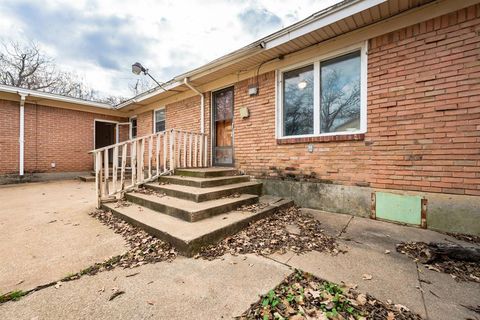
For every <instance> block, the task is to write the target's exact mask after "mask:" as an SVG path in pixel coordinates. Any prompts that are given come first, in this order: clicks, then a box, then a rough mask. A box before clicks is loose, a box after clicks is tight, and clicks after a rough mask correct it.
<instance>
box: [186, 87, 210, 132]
mask: <svg viewBox="0 0 480 320" xmlns="http://www.w3.org/2000/svg"><path fill="white" fill-rule="evenodd" d="M183 83H184V84H185V85H186V86H187V87H189V88H190V89H192V90H193V91H194V92H195V93H196V94H198V95H199V96H200V133H205V97H204V96H203V93H201V92H200V91H198V89H197V88H195V87H194V86H192V85H191V84H190V82H188V78H184V79H183Z"/></svg>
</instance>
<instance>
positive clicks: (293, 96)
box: [283, 65, 313, 136]
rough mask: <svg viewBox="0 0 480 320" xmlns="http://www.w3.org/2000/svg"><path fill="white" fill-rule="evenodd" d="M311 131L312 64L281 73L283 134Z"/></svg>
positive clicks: (291, 134) (308, 132)
mask: <svg viewBox="0 0 480 320" xmlns="http://www.w3.org/2000/svg"><path fill="white" fill-rule="evenodd" d="M312 133H313V65H310V66H306V67H303V68H300V69H296V70H292V71H288V72H285V73H284V74H283V135H284V136H293V135H302V134H312Z"/></svg>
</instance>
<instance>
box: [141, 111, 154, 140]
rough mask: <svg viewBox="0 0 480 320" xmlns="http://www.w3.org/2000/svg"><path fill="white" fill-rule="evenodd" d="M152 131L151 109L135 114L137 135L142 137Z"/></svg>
mask: <svg viewBox="0 0 480 320" xmlns="http://www.w3.org/2000/svg"><path fill="white" fill-rule="evenodd" d="M152 133H153V111H147V112H143V113H140V114H138V115H137V137H143V136H146V135H149V134H152Z"/></svg>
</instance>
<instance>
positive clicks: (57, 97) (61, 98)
mask: <svg viewBox="0 0 480 320" xmlns="http://www.w3.org/2000/svg"><path fill="white" fill-rule="evenodd" d="M0 91H3V92H8V93H17V94H24V95H25V96H30V97H35V98H41V99H50V100H55V101H62V102H68V103H73V104H80V105H84V106H90V107H96V108H103V109H113V108H112V106H110V105H108V104H106V103H101V102H95V101H89V100H83V99H78V98H72V97H67V96H62V95H59V94H54V93H48V92H42V91H37V90H31V89H23V88H18V87H12V86H6V85H0Z"/></svg>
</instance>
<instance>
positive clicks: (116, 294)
mask: <svg viewBox="0 0 480 320" xmlns="http://www.w3.org/2000/svg"><path fill="white" fill-rule="evenodd" d="M124 293H125V291H122V290H119V291H115V292H114V293H113V294H112V295H111V296H110V298H109V299H108V301H112V300H113V299H115V298H116V297H118V296H119V295H121V294H124Z"/></svg>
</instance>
